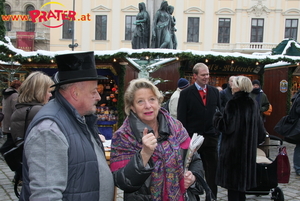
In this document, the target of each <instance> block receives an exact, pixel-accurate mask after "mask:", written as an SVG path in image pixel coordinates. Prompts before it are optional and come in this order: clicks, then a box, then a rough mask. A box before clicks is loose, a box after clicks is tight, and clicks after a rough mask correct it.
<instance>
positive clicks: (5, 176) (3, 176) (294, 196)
mask: <svg viewBox="0 0 300 201" xmlns="http://www.w3.org/2000/svg"><path fill="white" fill-rule="evenodd" d="M5 140H6V139H5V137H4V138H0V146H1V145H2V144H3V143H4V141H5ZM283 146H286V147H287V152H288V155H289V160H290V163H291V176H290V181H289V183H288V184H278V187H279V188H281V190H282V191H283V193H284V197H285V200H286V201H299V200H300V176H296V174H295V171H294V168H293V152H294V147H295V145H293V144H289V143H287V142H284V143H283ZM277 152H278V147H276V146H274V147H271V148H270V158H271V159H275V157H276V155H277ZM13 177H14V172H12V171H11V170H10V169H9V167H8V166H7V165H6V163H5V161H4V160H3V157H2V156H0V200H1V201H17V200H18V199H17V197H16V196H15V194H14V190H13V184H12V182H11V181H12V179H13ZM218 191H219V192H218V201H225V200H227V190H225V189H223V188H220V187H219V189H218ZM246 197H247V200H253V201H263V200H270V199H271V193H270V194H269V195H263V196H258V197H257V196H256V195H247V196H246ZM122 200H123V195H122V191H121V190H119V189H118V191H117V198H116V201H122ZM201 200H202V201H203V200H205V198H204V196H201Z"/></svg>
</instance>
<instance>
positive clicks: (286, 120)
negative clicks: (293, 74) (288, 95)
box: [274, 95, 300, 144]
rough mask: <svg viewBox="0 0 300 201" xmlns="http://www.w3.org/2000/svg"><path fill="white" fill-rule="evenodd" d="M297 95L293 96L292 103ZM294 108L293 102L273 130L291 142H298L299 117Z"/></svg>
mask: <svg viewBox="0 0 300 201" xmlns="http://www.w3.org/2000/svg"><path fill="white" fill-rule="evenodd" d="M298 96H299V95H297V97H296V98H295V100H294V103H295V102H296V99H297V98H298ZM295 110H296V108H295V104H293V105H292V107H291V110H290V112H289V114H288V115H286V116H284V117H282V118H281V119H280V120H279V122H278V123H277V124H276V125H275V127H274V131H276V132H277V133H278V134H280V135H282V136H284V140H286V141H287V142H290V143H293V144H297V143H300V118H299V115H297V114H296V111H295Z"/></svg>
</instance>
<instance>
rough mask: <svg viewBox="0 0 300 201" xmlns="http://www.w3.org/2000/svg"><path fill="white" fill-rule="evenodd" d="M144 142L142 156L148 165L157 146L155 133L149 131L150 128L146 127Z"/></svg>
mask: <svg viewBox="0 0 300 201" xmlns="http://www.w3.org/2000/svg"><path fill="white" fill-rule="evenodd" d="M142 142H143V147H142V150H141V156H142V159H143V163H144V166H146V165H147V163H148V161H149V159H150V158H151V156H152V154H153V152H154V150H155V148H156V147H157V139H156V137H155V135H154V133H148V128H144V130H143V138H142Z"/></svg>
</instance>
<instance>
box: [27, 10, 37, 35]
mask: <svg viewBox="0 0 300 201" xmlns="http://www.w3.org/2000/svg"><path fill="white" fill-rule="evenodd" d="M32 10H35V9H34V7H33V6H32V5H29V6H27V7H26V15H28V16H29V12H30V11H32ZM29 19H31V18H29ZM25 31H28V32H34V31H35V24H34V23H33V22H32V21H26V25H25Z"/></svg>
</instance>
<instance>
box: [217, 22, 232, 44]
mask: <svg viewBox="0 0 300 201" xmlns="http://www.w3.org/2000/svg"><path fill="white" fill-rule="evenodd" d="M230 23H231V19H230V18H220V19H219V33H218V43H229V41H230Z"/></svg>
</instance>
